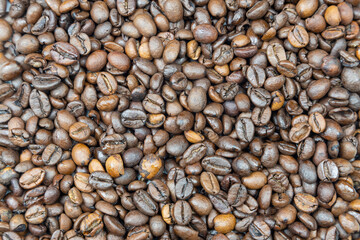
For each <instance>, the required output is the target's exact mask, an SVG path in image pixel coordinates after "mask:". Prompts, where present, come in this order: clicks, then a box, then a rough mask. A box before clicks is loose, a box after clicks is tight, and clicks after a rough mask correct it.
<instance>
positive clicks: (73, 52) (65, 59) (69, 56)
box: [50, 42, 79, 66]
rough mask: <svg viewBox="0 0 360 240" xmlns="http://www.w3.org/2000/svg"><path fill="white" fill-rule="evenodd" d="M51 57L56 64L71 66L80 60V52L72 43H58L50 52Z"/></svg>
mask: <svg viewBox="0 0 360 240" xmlns="http://www.w3.org/2000/svg"><path fill="white" fill-rule="evenodd" d="M50 54H51V57H52V58H53V59H54V61H55V62H56V63H59V64H63V65H66V66H68V65H71V64H74V63H76V61H77V60H78V59H79V51H78V50H77V49H76V48H75V47H74V46H73V45H71V44H70V43H67V42H57V43H55V44H54V45H53V46H52V48H51V50H50Z"/></svg>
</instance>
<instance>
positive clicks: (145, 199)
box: [133, 190, 159, 216]
mask: <svg viewBox="0 0 360 240" xmlns="http://www.w3.org/2000/svg"><path fill="white" fill-rule="evenodd" d="M133 199H134V204H135V206H136V208H137V209H139V211H141V212H142V213H144V214H145V215H147V216H154V215H155V214H156V213H157V212H158V211H159V209H158V205H157V203H156V202H155V201H154V200H153V199H152V198H151V197H150V195H149V194H148V193H147V192H145V191H144V190H137V191H136V192H135V193H134V196H133Z"/></svg>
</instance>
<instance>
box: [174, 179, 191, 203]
mask: <svg viewBox="0 0 360 240" xmlns="http://www.w3.org/2000/svg"><path fill="white" fill-rule="evenodd" d="M193 190H194V184H193V182H192V181H191V180H190V179H188V178H182V179H180V180H179V181H177V182H176V185H175V195H176V197H177V198H179V199H188V198H189V197H190V196H191V194H192V193H193Z"/></svg>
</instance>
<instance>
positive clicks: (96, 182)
mask: <svg viewBox="0 0 360 240" xmlns="http://www.w3.org/2000/svg"><path fill="white" fill-rule="evenodd" d="M89 184H90V185H91V186H92V187H93V188H95V189H99V190H107V189H109V188H110V187H112V184H113V180H112V178H111V176H110V175H109V174H108V173H105V172H93V173H91V174H90V176H89Z"/></svg>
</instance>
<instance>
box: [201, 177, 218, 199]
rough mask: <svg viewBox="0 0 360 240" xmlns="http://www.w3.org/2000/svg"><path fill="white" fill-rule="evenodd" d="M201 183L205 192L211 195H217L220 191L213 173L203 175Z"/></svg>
mask: <svg viewBox="0 0 360 240" xmlns="http://www.w3.org/2000/svg"><path fill="white" fill-rule="evenodd" d="M200 183H201V186H202V187H203V188H204V190H205V191H206V192H207V193H209V194H217V193H219V191H220V185H219V182H218V180H217V178H216V177H215V175H214V174H213V173H211V172H203V173H201V175H200Z"/></svg>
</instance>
